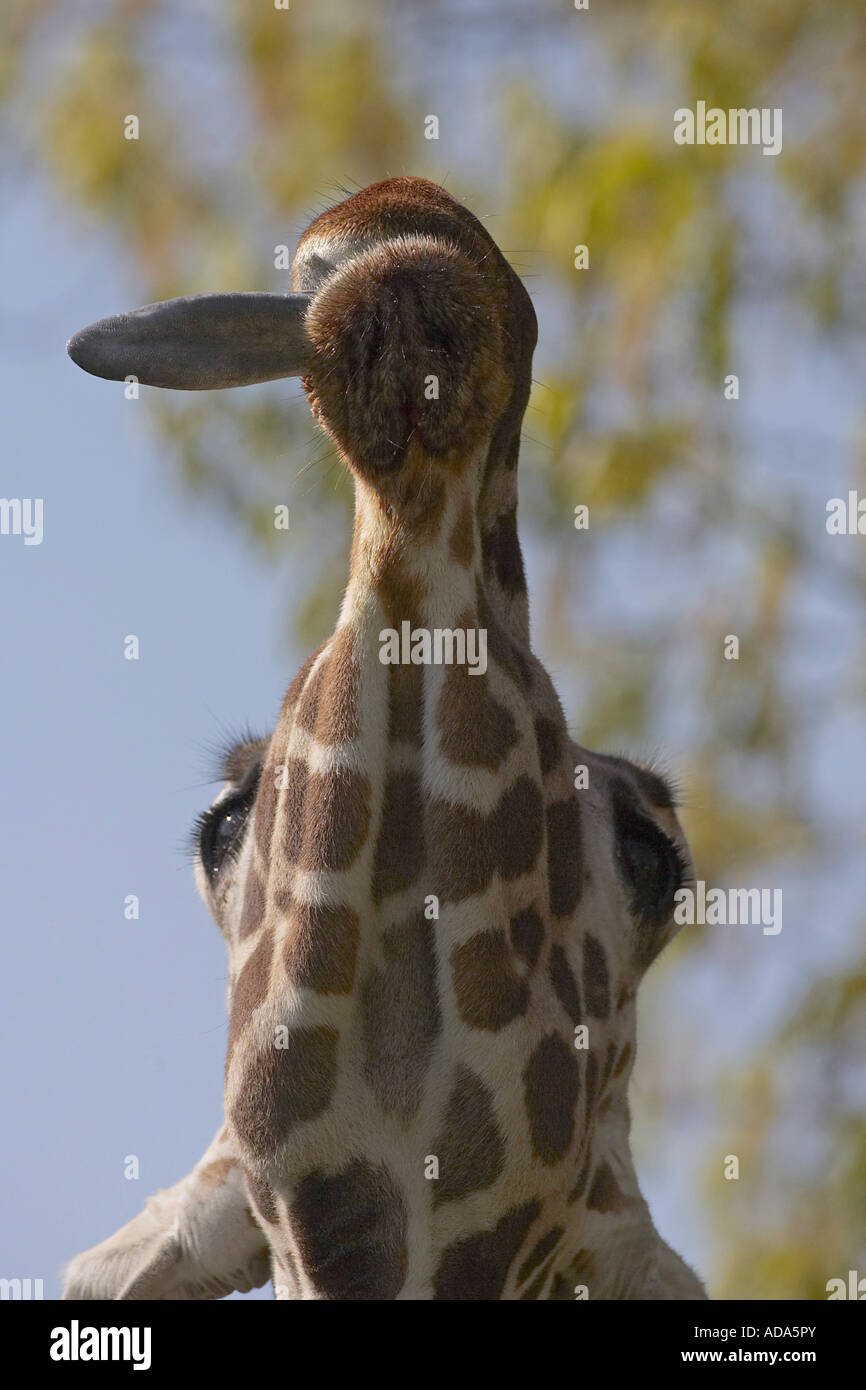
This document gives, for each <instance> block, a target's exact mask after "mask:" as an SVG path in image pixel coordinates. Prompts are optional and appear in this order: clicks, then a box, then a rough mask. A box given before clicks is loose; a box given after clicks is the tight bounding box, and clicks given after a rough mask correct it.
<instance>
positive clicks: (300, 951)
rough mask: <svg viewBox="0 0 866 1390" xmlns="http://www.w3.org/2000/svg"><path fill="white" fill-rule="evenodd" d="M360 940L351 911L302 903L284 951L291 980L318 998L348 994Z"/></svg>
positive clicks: (292, 920)
mask: <svg viewBox="0 0 866 1390" xmlns="http://www.w3.org/2000/svg"><path fill="white" fill-rule="evenodd" d="M360 936H361V929H360V921H359V918H358V914H357V913H356V912H353V911H352V909H351V908H350V907H341V906H339V907H333V906H331V905H330V904H325V903H317V904H307V903H298V904H297V905H296V906H295V907H294V908H293V909H292V913H291V917H290V919H289V929H288V935H287V936H286V943H285V948H284V952H285V954H284V958H285V962H286V971H287V973H288V976H289V979H290V980H294V982H295V983H296V984H298V985H303V986H305V987H306V988H307V989H314V990H315V991H316V992H317V993H318V994H348V993H349V992H350V991H351V988H352V984H353V982H354V979H355V961H356V958H357V955H358V943H359V941H360Z"/></svg>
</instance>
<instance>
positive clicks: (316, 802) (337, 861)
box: [298, 767, 370, 871]
mask: <svg viewBox="0 0 866 1390" xmlns="http://www.w3.org/2000/svg"><path fill="white" fill-rule="evenodd" d="M369 827H370V784H369V782H368V781H367V779H366V777H362V776H361V774H360V773H358V772H352V771H350V770H349V769H348V768H342V767H340V768H332V769H331V770H330V771H328V772H314V773H313V774H312V775H311V776H310V779H309V782H308V785H307V799H306V807H305V814H304V842H303V847H302V850H301V855H300V859H299V861H298V862H299V863H300V866H301V868H302V869H306V870H309V871H317V870H319V869H348V867H349V865H350V864H352V863H354V861H355V859H356V858H357V855H358V853H359V851H360V849H361V846H362V845H363V843H364V841H365V840H366V838H367V831H368V830H369Z"/></svg>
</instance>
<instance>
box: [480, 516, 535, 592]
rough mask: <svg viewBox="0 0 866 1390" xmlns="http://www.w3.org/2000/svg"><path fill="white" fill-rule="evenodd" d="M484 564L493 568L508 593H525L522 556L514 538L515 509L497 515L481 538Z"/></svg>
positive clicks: (515, 532)
mask: <svg viewBox="0 0 866 1390" xmlns="http://www.w3.org/2000/svg"><path fill="white" fill-rule="evenodd" d="M481 550H482V554H483V557H484V565H485V568H487V569H492V570H493V572H494V573H495V575H496V578H497V579H498V581H499V583H500V584H501V585H502V588H503V589H504V590H505V592H506V593H508V594H522V593H525V592H526V576H525V574H524V570H523V556H522V554H521V553H520V541H519V540H518V538H517V510H516V508H511V509H510V510H509V511H507V512H503V513H502V515H501V516H499V517H497V519H496V521H495V522H494V523H493V525H492V526H490V527H488V528H487V530H486V531H485V532H484V535H483V536H482V538H481Z"/></svg>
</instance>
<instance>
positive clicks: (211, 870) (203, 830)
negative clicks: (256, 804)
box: [198, 786, 256, 880]
mask: <svg viewBox="0 0 866 1390" xmlns="http://www.w3.org/2000/svg"><path fill="white" fill-rule="evenodd" d="M255 795H256V788H255V786H252V787H249V788H247V789H245V790H243V791H238V792H235V793H234V794H233V795H231V796H227V797H226V798H225V800H224V801H220V802H218V803H217V804H216V806H211V808H210V810H209V811H205V813H204V815H203V816H202V818H201V820H200V822H199V835H198V852H199V855H200V856H201V862H202V865H203V867H204V870H205V873H206V874H207V876H208V878H209V879H211V880H213V879H215V878H216V877H217V876H218V874H219V873H220V870H221V869H222V868H223V865H224V864H225V863H226V861H227V860H228V859H229V858H230V857H232V856H233V855H235V854H237V853H238V851H239V850H240V847H241V844H242V842H243V833H244V827H245V826H246V823H247V820H248V819H249V814H250V810H251V808H252V804H253V801H254V799H255Z"/></svg>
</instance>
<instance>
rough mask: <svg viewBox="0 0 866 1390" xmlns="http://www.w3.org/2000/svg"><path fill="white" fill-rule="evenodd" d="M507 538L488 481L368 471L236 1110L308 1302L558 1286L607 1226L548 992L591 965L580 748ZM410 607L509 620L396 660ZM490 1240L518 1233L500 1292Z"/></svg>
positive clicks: (244, 972)
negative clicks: (489, 531)
mask: <svg viewBox="0 0 866 1390" xmlns="http://www.w3.org/2000/svg"><path fill="white" fill-rule="evenodd" d="M472 476H473V470H472V469H467V470H466V473H465V475H464V478H465V479H467V480H468V479H470V478H471V477H472ZM476 476H478V473H477V472H476ZM481 532H482V527H481V526H480V524H479V518H478V501H477V498H476V496H475V495H473V491H472V485H471V483H470V482H469V481H466V482H465V483H463V482H460V481H458V482H457V483H456V485H454V486H449V489H448V491H447V494H446V493H445V491H444V490H443V491H442V494H441V495H438V494H437V492H436V489H435V488H431V489H430V490H429V492H428V493H427V495H426V496H423V497H421V496H419V497H418V498H417V499H416V500H415V504H414V506H412V505H409V506H407V507H404V508H402V509H401V511H400V514H399V515H395V513H394V512H391V511H388V510H386V509H384V508H383V507H382V506H381V504H380V502H379V500H378V498H377V497H376V495H375V494H373V493H372V492H368V491H367V490H366V489H365V488H364V485H363V484H359V485H358V501H357V509H356V521H355V533H354V541H353V547H352V565H351V572H350V579H349V584H348V588H347V591H346V597H345V600H344V603H343V607H342V611H341V614H340V620H339V623H338V626H337V629H336V631H335V634H334V636H333V638H331V639H330V641H329V642H328V643H326V644H325V646H324V647H323V649H322V650H321V651H320V653H318V654H317V656H316V657H315V658H314V659H312V660H311V662H309V663H308V664H307V666H306V667H305V668H304V670H303V671H302V672H301V673H300V675H299V677H298V679H297V681H296V682H295V685H294V687H293V690H292V691H290V694H289V696H288V697H287V701H286V704H285V706H284V710H283V713H282V715H281V717H280V720H279V723H278V725H277V729H276V731H275V734H274V738H273V740H272V743H271V747H270V750H269V755H268V760H267V764H266V768H265V771H264V772H263V775H262V783H261V788H260V793H259V799H258V801H257V806H256V812H255V826H254V832H255V840H256V849H255V854H256V856H257V860H258V867H257V871H256V872H257V873H258V879H256V874H255V873H254V874H253V876H252V877H253V883H252V887H251V886H250V883H249V882H248V886H247V898H246V899H245V909H244V911H245V914H246V911H247V907H246V904H249V907H250V920H249V928H248V930H249V942H248V945H247V947H246V955H245V960H244V964H243V966H242V969H241V971H240V975H239V978H238V982H237V986H236V988H235V993H234V998H233V1004H232V1020H233V1022H232V1029H231V1033H230V1043H229V1058H228V1069H227V1101H228V1114H229V1117H230V1124H231V1126H232V1128H233V1132H234V1135H235V1137H236V1140H237V1143H238V1147H239V1150H240V1151H241V1153H242V1155H243V1158H244V1162H245V1165H246V1167H247V1169H248V1171H249V1172H250V1173H251V1175H252V1181H253V1183H254V1191H258V1192H259V1194H260V1200H259V1210H260V1211H263V1212H265V1213H266V1220H268V1221H271V1222H273V1223H274V1224H276V1225H277V1226H279V1235H278V1236H277V1237H275V1238H274V1237H272V1240H271V1244H272V1248H273V1249H274V1250H275V1251H285V1252H286V1253H285V1256H284V1257H283V1256H280V1257H279V1258H280V1260H281V1261H282V1263H281V1264H280V1271H281V1273H280V1276H279V1279H280V1280H282V1281H283V1283H284V1284H285V1286H286V1287H291V1288H292V1289H293V1290H294V1292H293V1294H292V1295H291V1296H301V1297H307V1298H316V1297H330V1298H344V1297H352V1296H356V1295H355V1294H353V1292H352V1290H353V1289H357V1288H358V1287H361V1286H363V1288H364V1289H365V1290H367V1296H374V1297H376V1296H378V1297H394V1296H396V1294H397V1293H398V1292H399V1293H400V1296H401V1297H406V1298H428V1297H431V1296H434V1297H435V1296H439V1297H444V1298H452V1297H472V1296H482V1297H501V1296H512V1297H513V1296H516V1289H517V1286H518V1281H519V1280H520V1279H522V1280H523V1282H524V1283H526V1284H529V1283H531V1282H534V1281H537V1279H538V1277H539V1270H538V1269H536V1267H535V1265H532V1264H531V1261H530V1265H531V1272H532V1279H531V1280H530V1269H527V1268H525V1267H524V1266H525V1265H526V1258H521V1259H518V1258H517V1256H518V1253H521V1252H522V1247H523V1245H524V1243H525V1242H527V1243H528V1244H527V1250H529V1249H532V1250H534V1249H535V1247H536V1246H538V1245H541V1242H542V1241H544V1242H545V1244H543V1245H542V1246H541V1248H542V1251H543V1253H544V1257H545V1259H544V1267H543V1270H542V1272H543V1275H544V1279H545V1280H546V1281H547V1283H548V1285H551V1284H552V1282H553V1280H554V1277H555V1275H556V1274H557V1272H560V1271H561V1272H563V1274H564V1277H570V1273H568V1274H566V1273H565V1272H566V1271H571V1268H572V1266H573V1263H574V1258H575V1252H576V1251H585V1249H586V1248H587V1241H588V1240H589V1239H590V1237H589V1236H588V1235H587V1231H588V1230H589V1231H591V1229H592V1226H593V1222H594V1221H595V1220H597V1217H598V1213H595V1214H593V1213H592V1212H589V1211H588V1210H587V1208H586V1205H585V1203H584V1202H583V1201H582V1200H581V1198H582V1197H583V1196H585V1194H582V1193H578V1194H577V1196H576V1195H575V1192H576V1189H575V1179H576V1178H577V1182H578V1186H579V1181H580V1179H579V1176H578V1175H579V1173H580V1171H581V1168H582V1165H583V1166H586V1167H587V1169H588V1166H589V1165H588V1156H587V1152H586V1148H587V1144H588V1142H589V1132H588V1130H587V1131H586V1132H585V1131H584V1130H583V1128H582V1127H581V1125H580V1123H579V1122H578V1121H575V1122H574V1123H573V1125H572V1126H570V1127H569V1129H568V1131H567V1132H564V1131H562V1129H561V1126H560V1125H559V1123H558V1122H557V1121H553V1123H552V1124H551V1122H550V1120H549V1119H548V1112H549V1109H550V1089H551V1085H552V1081H551V1078H553V1084H560V1083H561V1085H562V1086H563V1087H566V1088H572V1087H573V1090H574V1103H573V1104H572V1106H571V1107H570V1112H569V1113H572V1114H574V1113H575V1105H576V1102H577V1100H578V1099H579V1097H580V1096H581V1094H582V1089H581V1088H582V1087H583V1088H585V1089H586V1091H587V1100H586V1104H587V1109H588V1108H589V1105H590V1099H591V1100H592V1102H593V1104H594V1103H595V1101H596V1099H597V1097H596V1096H592V1097H590V1094H589V1089H588V1088H587V1087H586V1079H584V1080H583V1081H581V1079H580V1076H579V1062H578V1060H576V1054H575V1052H574V1050H573V1048H572V1039H571V1036H570V1035H571V1032H572V1028H571V1024H570V1022H569V1019H568V1016H567V1013H566V1012H564V1011H563V1004H562V998H561V997H560V998H558V997H557V995H556V994H554V993H553V992H551V991H550V990H547V989H533V988H532V981H533V979H534V978H536V973H540V972H541V971H545V972H546V971H550V972H554V970H555V971H556V973H557V978H560V979H561V978H562V977H563V974H564V973H565V972H568V971H569V970H570V967H569V966H568V964H567V962H566V954H565V946H566V944H567V941H566V936H567V932H571V928H572V923H571V922H570V921H566V922H563V923H561V924H559V925H557V921H556V916H557V914H559V915H562V914H563V912H564V911H566V909H567V911H568V912H571V910H572V905H570V904H569V903H563V902H554V903H553V904H551V901H550V892H551V889H550V881H551V880H550V865H549V854H548V853H547V850H546V846H545V824H546V815H547V814H548V812H549V809H550V807H551V804H554V805H562V804H564V802H565V799H566V798H569V797H571V798H572V800H573V793H572V791H571V785H570V774H569V767H568V758H567V757H565V758H564V759H563V758H560V759H559V761H558V763H557V765H556V766H555V767H554V766H552V765H551V764H550V759H549V757H548V756H547V755H544V756H543V755H542V753H541V751H540V744H539V737H540V732H539V727H538V721H539V717H541V718H542V719H546V721H547V724H548V726H549V728H548V729H547V731H546V734H545V737H546V738H547V739H548V742H549V739H550V730H551V729H552V730H553V732H554V733H555V735H556V737H557V739H558V740H559V742H560V746H561V748H562V749H564V748H565V744H566V736H565V729H564V723H563V721H562V715H561V712H559V707H558V705H557V704H556V701H555V696H553V695H552V690H551V689H550V687H549V682H547V683H545V682H544V681H543V680H541V679H540V677H539V674H538V672H539V671H540V668H537V664H534V663H533V662H532V659H531V658H530V657H529V655H528V651H527V649H526V648H525V647H521V645H520V644H519V643H518V642H517V641H515V639H514V637H513V636H512V632H513V631H514V630H515V628H514V624H513V622H512V623H511V627H510V629H509V627H508V626H507V624H508V623H509V620H510V618H513V610H512V614H511V615H509V613H508V612H506V611H505V610H504V609H503V606H502V604H501V603H497V601H496V600H495V599H494V600H493V601H491V599H490V597H489V596H488V593H487V588H488V584H494V583H495V582H496V578H497V577H496V575H495V574H493V575H492V576H491V574H490V573H489V571H488V568H487V567H486V566H485V558H484V553H483V547H482V544H481ZM405 622H408V623H409V625H410V628H411V629H412V630H413V631H417V630H419V629H423V630H426V631H427V632H428V633H429V632H431V631H432V630H433V629H436V628H439V629H450V630H452V631H454V630H461V629H462V630H464V631H465V630H467V629H470V628H473V627H474V628H476V629H477V628H479V627H482V628H484V629H485V630H486V631H487V636H488V655H489V665H488V667H487V670H486V671H485V673H484V674H477V675H473V674H470V672H469V670H468V668H467V666H465V665H464V666H461V665H459V664H447V663H443V664H436V663H435V662H431V663H429V664H418V665H416V664H402V663H401V664H386V663H384V662H383V661H382V660H381V653H382V636H381V635H382V633H383V631H386V630H387V629H395V630H396V631H397V632H400V630H401V628H402V625H403V623H405ZM551 699H552V700H553V704H552V705H551V704H550V703H549V702H550V700H551ZM539 702H541V703H539ZM542 709H543V710H544V711H546V712H545V713H544V714H542V713H541V710H542ZM557 719H558V721H559V722H558V724H557V723H556V721H557ZM542 763H544V764H545V771H544V772H542V766H541V764H542ZM272 788H273V789H274V790H272ZM554 878H555V879H556V881H557V883H559V881H560V878H561V875H560V872H559V870H556V872H555V874H554ZM567 891H571V890H569V889H568V888H567V885H566V888H565V889H564V888H563V887H562V886H561V884H560V886H559V888H558V889H557V892H558V893H559V894H560V895H562V894H563V893H564V892H567ZM573 936H574V942H573V943H572V944H571V945H569V950H571V949H572V948H573V949H574V950H579V934H578V933H573ZM557 951H558V953H559V954H558V956H557V955H556V952H557ZM575 988H576V987H575ZM560 995H561V996H562V997H565V998H566V1001H567V999H568V990H567V989H566V990H565V991H564V994H563V991H562V990H561V991H560ZM275 1039H281V1045H280V1043H278V1044H277V1048H275ZM533 1067H535V1068H536V1070H538V1071H539V1072H542V1071H543V1078H544V1079H543V1082H541V1083H540V1084H539V1085H536V1084H535V1083H534V1081H533V1076H534V1074H535V1073H534V1071H533ZM598 1081H599V1078H598V1077H597V1076H596V1089H597V1084H598ZM527 1112H529V1116H530V1119H529V1123H527ZM536 1174H538V1175H540V1176H539V1177H536ZM622 1184H625V1187H626V1188H628V1187H629V1186H630V1178H629V1174H628V1172H626V1170H625V1168H620V1170H619V1171H618V1172H617V1173H616V1175H615V1176H614V1175H613V1173H611V1178H610V1192H615V1193H616V1200H617V1204H618V1205H619V1206H621V1207H623V1208H624V1207H625V1206H627V1205H628V1204H629V1203H631V1202H633V1201H636V1200H638V1199H637V1197H636V1196H634V1197H632V1195H631V1194H629V1193H627V1192H626V1191H625V1189H624V1187H623V1186H622ZM262 1193H263V1194H264V1196H261V1194H262ZM602 1199H603V1200H604V1201H605V1202H607V1201H608V1199H609V1192H608V1191H607V1190H605V1191H604V1192H603V1193H602ZM358 1212H363V1214H364V1218H363V1223H362V1224H363V1227H364V1231H363V1233H361V1232H360V1231H359V1230H358V1228H357V1222H358V1218H357V1216H356V1214H357V1213H358ZM629 1219H633V1218H632V1217H630V1218H629ZM609 1224H610V1222H609V1220H608V1226H609ZM347 1230H348V1231H349V1232H350V1233H352V1232H354V1233H355V1234H357V1237H358V1239H357V1242H356V1243H354V1244H353V1240H354V1237H353V1236H351V1234H350V1236H346V1235H345V1234H344V1233H345V1231H347ZM467 1230H469V1231H473V1230H480V1231H486V1232H488V1233H489V1243H490V1245H491V1249H490V1251H488V1252H487V1253H486V1254H485V1256H484V1259H483V1261H482V1263H483V1268H484V1270H485V1273H484V1279H485V1280H488V1281H492V1282H488V1283H487V1284H485V1286H484V1288H485V1290H486V1291H484V1292H481V1293H476V1294H472V1293H467V1292H466V1286H467V1280H468V1281H469V1283H470V1284H471V1281H472V1280H473V1279H474V1278H475V1275H474V1274H473V1273H472V1271H473V1269H474V1264H473V1261H474V1260H475V1256H474V1254H473V1253H472V1250H471V1249H468V1248H467V1247H466V1243H465V1242H461V1235H465V1233H466V1232H467ZM486 1239H487V1237H485V1240H486ZM347 1242H348V1245H349V1246H350V1247H351V1249H350V1250H348V1252H347V1250H346V1245H347ZM335 1248H336V1250H337V1251H338V1252H339V1251H342V1252H343V1253H342V1254H339V1253H337V1254H335ZM506 1255H507V1256H508V1258H507V1259H506V1258H505V1256H506ZM527 1258H528V1256H527ZM497 1271H499V1273H500V1274H501V1282H500V1283H497V1282H496V1281H497V1277H498V1275H497ZM506 1277H507V1279H508V1280H509V1281H510V1283H509V1285H508V1288H507V1290H506V1288H505V1281H506ZM278 1282H279V1280H278ZM576 1282H577V1281H576ZM563 1287H564V1285H563ZM535 1296H537V1295H535Z"/></svg>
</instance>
